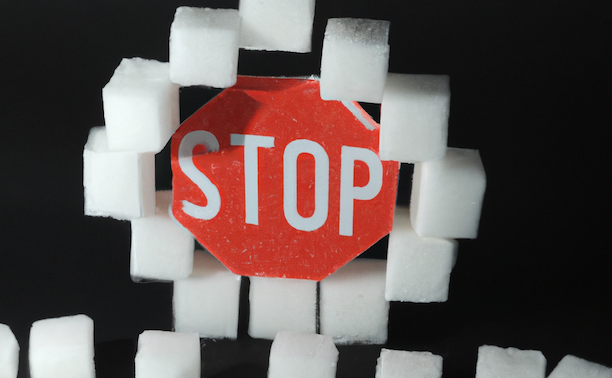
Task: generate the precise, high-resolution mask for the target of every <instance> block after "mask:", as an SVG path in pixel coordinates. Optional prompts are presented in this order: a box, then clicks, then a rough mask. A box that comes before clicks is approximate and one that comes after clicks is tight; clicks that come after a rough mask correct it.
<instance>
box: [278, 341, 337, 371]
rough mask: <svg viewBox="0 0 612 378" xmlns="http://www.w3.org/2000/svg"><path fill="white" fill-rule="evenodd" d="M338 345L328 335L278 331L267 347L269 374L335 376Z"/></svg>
mask: <svg viewBox="0 0 612 378" xmlns="http://www.w3.org/2000/svg"><path fill="white" fill-rule="evenodd" d="M337 363H338V349H337V348H336V346H335V345H334V341H333V340H332V338H331V337H329V336H323V335H317V334H313V333H304V332H293V331H284V332H279V333H278V334H277V335H276V337H275V338H274V342H272V347H271V348H270V363H269V366H268V378H288V377H299V378H334V377H335V376H336V365H337Z"/></svg>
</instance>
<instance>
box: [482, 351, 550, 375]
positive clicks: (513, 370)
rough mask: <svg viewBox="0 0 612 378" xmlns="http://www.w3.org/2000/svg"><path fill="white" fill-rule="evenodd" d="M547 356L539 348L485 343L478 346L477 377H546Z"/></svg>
mask: <svg viewBox="0 0 612 378" xmlns="http://www.w3.org/2000/svg"><path fill="white" fill-rule="evenodd" d="M545 374H546V358H545V357H544V355H543V354H542V352H540V351H537V350H520V349H516V348H500V347H497V346H492V345H483V346H481V347H479V348H478V361H477V362H476V378H544V376H545Z"/></svg>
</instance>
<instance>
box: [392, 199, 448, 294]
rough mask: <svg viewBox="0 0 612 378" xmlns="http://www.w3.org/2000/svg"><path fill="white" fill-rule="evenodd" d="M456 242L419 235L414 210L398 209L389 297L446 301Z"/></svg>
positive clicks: (394, 225)
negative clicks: (414, 221)
mask: <svg viewBox="0 0 612 378" xmlns="http://www.w3.org/2000/svg"><path fill="white" fill-rule="evenodd" d="M457 247H458V243H457V241H456V240H453V239H442V238H432V237H421V236H419V235H418V234H417V233H416V232H415V231H414V229H413V228H412V225H411V224H410V211H409V209H408V208H407V207H402V206H398V207H396V209H395V216H394V218H393V230H392V231H391V233H390V235H389V247H388V253H387V282H386V286H385V298H386V299H387V300H388V301H402V302H444V301H446V300H447V299H448V285H449V281H450V274H451V271H452V270H453V267H454V265H455V261H456V259H457Z"/></svg>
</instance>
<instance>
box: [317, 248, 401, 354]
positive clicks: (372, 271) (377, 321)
mask: <svg viewBox="0 0 612 378" xmlns="http://www.w3.org/2000/svg"><path fill="white" fill-rule="evenodd" d="M385 269H386V261H384V260H373V259H355V260H353V261H351V262H349V263H348V264H346V265H345V266H343V267H342V268H340V269H339V270H338V271H336V272H335V273H333V274H332V275H331V276H329V277H327V278H325V279H324V280H323V281H321V283H320V289H319V290H320V293H319V295H320V299H319V322H320V331H321V334H323V335H329V336H332V337H333V339H334V341H335V342H336V343H338V344H351V343H363V344H382V343H384V342H385V341H386V340H387V323H388V318H389V302H387V301H386V300H385Z"/></svg>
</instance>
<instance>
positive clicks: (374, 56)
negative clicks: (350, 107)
mask: <svg viewBox="0 0 612 378" xmlns="http://www.w3.org/2000/svg"><path fill="white" fill-rule="evenodd" d="M389 25H390V23H389V21H381V20H368V19H360V18H331V19H329V20H328V21H327V27H326V29H325V37H324V39H323V52H322V56H321V98H322V99H324V100H340V101H363V102H372V103H378V104H379V103H380V102H381V101H382V97H383V89H384V87H385V81H386V79H387V70H388V67H389V44H388V43H387V41H388V40H389Z"/></svg>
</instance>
